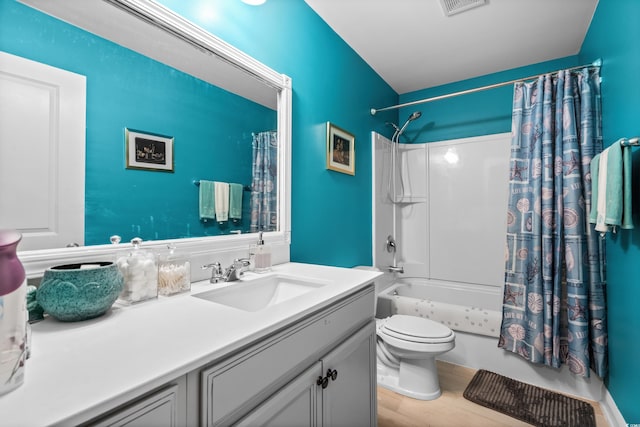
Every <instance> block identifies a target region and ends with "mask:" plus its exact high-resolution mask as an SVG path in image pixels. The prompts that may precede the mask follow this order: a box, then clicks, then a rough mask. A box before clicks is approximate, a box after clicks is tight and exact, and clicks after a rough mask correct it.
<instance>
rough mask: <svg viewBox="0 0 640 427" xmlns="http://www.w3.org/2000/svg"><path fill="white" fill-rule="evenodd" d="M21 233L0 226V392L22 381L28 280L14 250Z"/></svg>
mask: <svg viewBox="0 0 640 427" xmlns="http://www.w3.org/2000/svg"><path fill="white" fill-rule="evenodd" d="M21 239H22V235H21V234H20V233H18V232H17V231H14V230H1V229H0V395H2V394H5V393H8V392H10V391H11V390H13V389H15V388H17V387H18V386H20V385H21V384H22V382H23V381H24V362H25V359H26V355H27V351H26V350H27V349H26V328H27V323H26V319H27V307H26V304H27V303H26V289H27V279H26V276H25V273H24V267H23V266H22V263H21V262H20V260H19V259H18V255H17V254H16V250H17V247H18V243H19V242H20V240H21Z"/></svg>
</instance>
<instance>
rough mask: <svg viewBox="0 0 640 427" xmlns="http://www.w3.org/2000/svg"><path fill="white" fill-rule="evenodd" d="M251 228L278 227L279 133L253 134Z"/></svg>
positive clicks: (266, 228)
mask: <svg viewBox="0 0 640 427" xmlns="http://www.w3.org/2000/svg"><path fill="white" fill-rule="evenodd" d="M252 145H253V163H252V176H253V178H252V182H251V205H250V208H251V224H250V231H251V232H257V231H275V230H277V228H278V133H277V132H275V131H266V132H259V133H255V134H253V142H252Z"/></svg>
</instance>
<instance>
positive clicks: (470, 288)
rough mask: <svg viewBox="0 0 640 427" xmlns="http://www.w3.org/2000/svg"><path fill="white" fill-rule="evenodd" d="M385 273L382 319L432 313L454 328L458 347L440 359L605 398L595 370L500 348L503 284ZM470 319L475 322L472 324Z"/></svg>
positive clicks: (381, 284)
mask: <svg viewBox="0 0 640 427" xmlns="http://www.w3.org/2000/svg"><path fill="white" fill-rule="evenodd" d="M385 276H386V277H384V278H381V279H380V280H379V281H378V283H377V285H378V286H379V287H378V298H377V305H376V317H378V318H384V317H388V316H391V315H393V314H409V315H419V316H420V315H422V317H427V314H429V315H430V316H429V318H431V320H436V321H440V322H441V323H444V324H446V325H447V326H449V327H450V328H451V329H453V330H454V331H455V332H456V346H455V348H454V349H453V350H451V351H449V352H447V353H445V354H443V355H442V356H440V357H439V359H440V360H443V361H446V362H450V363H455V364H457V365H462V366H468V367H470V368H474V369H486V370H489V371H492V372H496V373H499V374H502V375H505V376H508V377H510V378H515V379H518V380H520V381H524V382H527V383H529V384H534V385H537V386H539V387H545V388H548V389H551V390H557V391H559V392H562V393H567V394H572V395H574V396H578V397H583V398H586V399H590V400H595V401H600V400H601V399H602V397H603V390H604V385H603V383H602V381H601V380H600V379H599V378H598V377H596V376H595V375H592V376H591V378H587V379H585V378H582V377H576V376H575V375H573V374H571V373H570V372H569V369H568V368H566V366H563V367H562V368H561V369H554V368H549V367H546V366H544V365H534V364H531V363H529V362H527V361H526V360H523V359H522V358H521V357H520V356H518V355H515V354H513V353H511V352H509V351H505V350H503V349H501V348H498V337H499V328H500V319H501V316H502V289H500V288H497V287H488V286H481V285H472V284H460V283H449V282H438V281H433V280H428V279H423V278H402V279H394V278H393V277H392V276H391V275H387V274H385ZM431 311H433V313H432V312H431ZM484 313H488V314H487V315H485V314H484ZM467 317H468V318H467ZM485 319H486V320H487V321H486V322H484V320H485ZM471 322H473V323H475V324H474V325H471ZM478 323H481V326H478ZM496 325H497V326H496ZM474 328H475V329H474ZM496 328H497V330H495V329H496Z"/></svg>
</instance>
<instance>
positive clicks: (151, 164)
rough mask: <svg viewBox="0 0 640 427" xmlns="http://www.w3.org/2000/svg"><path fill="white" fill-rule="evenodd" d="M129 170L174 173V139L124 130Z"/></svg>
mask: <svg viewBox="0 0 640 427" xmlns="http://www.w3.org/2000/svg"><path fill="white" fill-rule="evenodd" d="M124 134H125V137H124V139H125V146H126V167H127V169H142V170H152V171H161V172H173V137H171V136H166V135H160V134H156V133H151V132H143V131H139V130H134V129H127V128H125V130H124Z"/></svg>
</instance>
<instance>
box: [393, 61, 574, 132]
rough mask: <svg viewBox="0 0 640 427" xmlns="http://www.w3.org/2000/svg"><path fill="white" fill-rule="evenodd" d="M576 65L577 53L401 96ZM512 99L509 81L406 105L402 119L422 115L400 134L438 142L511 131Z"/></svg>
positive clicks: (406, 98) (405, 98)
mask: <svg viewBox="0 0 640 427" xmlns="http://www.w3.org/2000/svg"><path fill="white" fill-rule="evenodd" d="M575 65H580V64H579V63H578V57H577V56H571V57H567V58H561V59H556V60H553V61H548V62H542V63H539V64H533V65H529V66H526V67H521V68H515V69H512V70H507V71H502V72H499V73H494V74H489V75H486V76H482V77H477V78H473V79H468V80H464V81H460V82H455V83H451V84H446V85H442V86H438V87H434V88H429V89H423V90H418V91H415V92H410V93H407V94H403V95H401V96H400V103H405V102H412V101H417V100H420V99H426V98H432V97H435V96H441V95H446V94H451V93H455V92H460V91H464V90H468V89H474V88H479V87H483V86H487V85H493V84H497V83H502V82H507V81H511V80H515V79H520V78H523V77H529V76H533V75H536V74H539V73H544V72H548V71H555V70H558V69H561V68H568V67H573V66H575ZM512 99H513V85H507V86H502V87H499V88H495V89H489V90H485V91H480V92H476V93H472V94H468V95H462V96H456V97H452V98H447V99H442V100H439V101H433V102H428V103H425V104H419V105H414V106H412V107H404V108H402V109H400V121H401V122H402V123H404V121H405V120H406V119H407V117H409V115H410V114H411V113H412V112H414V111H421V112H422V116H421V117H420V118H419V119H418V120H416V121H414V122H412V123H411V124H410V125H409V126H408V127H407V129H406V130H405V132H404V134H403V135H402V136H401V138H400V142H405V143H413V142H416V143H422V142H434V141H443V140H449V139H457V138H468V137H471V136H480V135H491V134H495V133H503V132H511V105H512Z"/></svg>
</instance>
